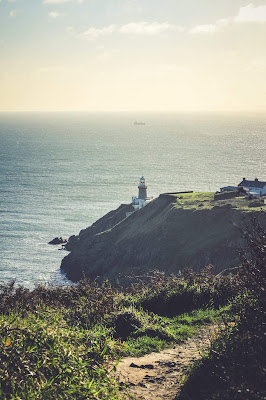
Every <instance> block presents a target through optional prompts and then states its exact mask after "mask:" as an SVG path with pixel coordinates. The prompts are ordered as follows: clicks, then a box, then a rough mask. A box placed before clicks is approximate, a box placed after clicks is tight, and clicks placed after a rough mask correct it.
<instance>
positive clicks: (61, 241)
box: [48, 237, 67, 244]
mask: <svg viewBox="0 0 266 400" xmlns="http://www.w3.org/2000/svg"><path fill="white" fill-rule="evenodd" d="M62 243H67V240H66V239H63V238H62V237H56V238H54V239H53V240H51V241H50V242H49V243H48V244H62Z"/></svg>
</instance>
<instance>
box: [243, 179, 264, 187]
mask: <svg viewBox="0 0 266 400" xmlns="http://www.w3.org/2000/svg"><path fill="white" fill-rule="evenodd" d="M238 186H242V187H253V188H261V189H262V188H264V186H266V182H262V181H259V180H258V179H255V180H254V181H248V180H247V179H245V178H244V179H243V181H242V182H240V183H239V185H238Z"/></svg>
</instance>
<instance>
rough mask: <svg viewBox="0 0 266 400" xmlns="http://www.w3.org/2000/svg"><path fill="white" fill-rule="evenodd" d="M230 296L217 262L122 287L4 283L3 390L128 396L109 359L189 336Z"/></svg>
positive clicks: (15, 394)
mask: <svg viewBox="0 0 266 400" xmlns="http://www.w3.org/2000/svg"><path fill="white" fill-rule="evenodd" d="M223 282H225V281H223ZM230 282H231V281H230V280H228V282H227V285H228V286H230ZM213 286H215V291H217V294H216V297H215V299H216V303H215V301H214V300H213V299H214V296H213V294H212V293H213V291H214V289H213ZM218 293H219V295H218ZM231 297H232V293H231V292H230V290H229V289H228V288H227V286H226V285H225V284H224V285H220V287H219V285H218V283H217V282H216V280H215V278H214V277H213V276H212V273H211V269H210V268H209V269H207V270H206V271H203V272H202V273H201V274H193V273H187V274H186V276H185V277H184V278H182V279H179V278H174V277H165V276H164V275H162V274H160V273H157V272H154V274H153V275H152V277H151V279H150V281H149V282H148V284H147V282H144V281H140V282H139V284H137V285H132V286H131V287H130V288H127V289H123V290H122V289H121V290H118V289H114V288H112V287H111V286H110V284H109V283H108V282H105V283H103V284H102V285H101V286H99V285H97V284H95V283H90V282H89V281H87V280H83V281H81V282H79V283H78V284H77V285H73V286H70V287H51V286H37V287H36V288H35V289H34V290H33V291H29V290H27V289H25V288H22V287H17V286H16V285H15V284H14V282H11V283H10V284H8V285H1V286H0V335H1V336H0V338H1V340H0V398H1V399H19V398H20V399H45V400H46V399H55V398H58V399H73V398H75V399H85V398H86V399H87V398H88V399H106V400H107V399H109V400H115V399H118V398H119V399H121V395H119V394H118V393H119V392H118V389H117V386H116V383H115V382H113V381H112V380H111V379H110V378H109V373H108V368H107V365H110V360H112V359H119V358H120V357H122V356H124V355H132V356H136V355H137V356H140V355H142V354H145V353H148V352H151V351H160V350H161V349H163V348H165V347H168V346H171V345H173V344H174V343H177V342H181V341H184V340H186V339H187V338H188V337H190V336H192V335H193V334H194V333H195V332H196V331H197V329H199V327H200V326H201V325H202V324H204V323H212V322H214V321H216V320H219V319H221V318H222V315H224V313H225V312H226V307H224V308H220V309H219V305H220V304H224V303H225V302H226V300H228V299H230V298H231ZM158 299H160V301H158ZM177 299H178V301H177ZM161 304H163V307H162V306H161ZM188 304H189V307H188ZM203 305H204V307H203ZM214 305H215V307H213V306H214ZM142 306H143V307H142ZM144 306H145V309H144ZM166 307H171V313H170V316H169V315H168V313H166V312H165V310H166ZM184 312H186V313H185V314H184Z"/></svg>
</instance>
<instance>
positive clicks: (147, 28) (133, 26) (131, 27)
mask: <svg viewBox="0 0 266 400" xmlns="http://www.w3.org/2000/svg"><path fill="white" fill-rule="evenodd" d="M170 30H177V31H181V30H183V28H181V27H180V26H177V25H171V24H169V23H168V22H162V23H158V22H152V23H148V22H145V21H140V22H130V23H129V24H126V25H121V26H118V25H108V26H104V27H102V28H95V27H91V28H89V29H88V30H87V31H85V32H83V33H81V35H80V36H81V37H83V38H85V39H87V40H95V39H97V38H99V37H101V36H107V35H111V34H113V33H119V34H124V35H148V36H152V35H158V34H160V33H163V32H167V31H170Z"/></svg>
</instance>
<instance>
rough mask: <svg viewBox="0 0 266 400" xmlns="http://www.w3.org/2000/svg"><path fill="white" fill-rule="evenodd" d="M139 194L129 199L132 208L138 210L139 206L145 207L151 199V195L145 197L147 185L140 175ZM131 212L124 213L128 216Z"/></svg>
mask: <svg viewBox="0 0 266 400" xmlns="http://www.w3.org/2000/svg"><path fill="white" fill-rule="evenodd" d="M138 189H139V195H138V197H136V196H133V197H132V200H131V204H132V206H133V208H134V211H137V210H140V209H141V208H143V207H145V206H146V205H147V204H148V203H149V202H150V201H151V200H152V199H153V197H147V186H146V183H145V178H144V176H142V177H141V178H140V180H139V186H138ZM131 214H132V212H128V213H126V216H127V217H128V216H129V215H131Z"/></svg>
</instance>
